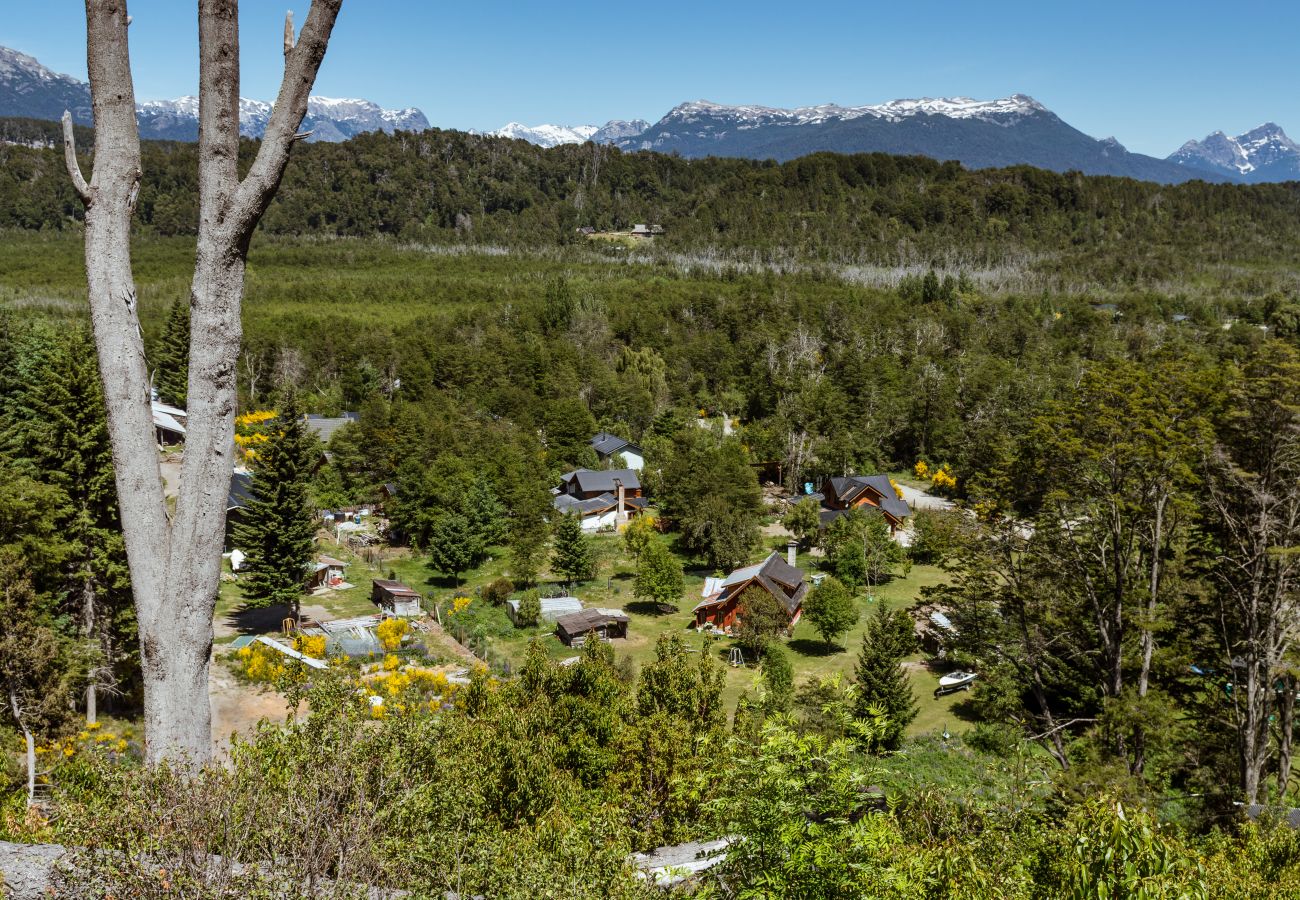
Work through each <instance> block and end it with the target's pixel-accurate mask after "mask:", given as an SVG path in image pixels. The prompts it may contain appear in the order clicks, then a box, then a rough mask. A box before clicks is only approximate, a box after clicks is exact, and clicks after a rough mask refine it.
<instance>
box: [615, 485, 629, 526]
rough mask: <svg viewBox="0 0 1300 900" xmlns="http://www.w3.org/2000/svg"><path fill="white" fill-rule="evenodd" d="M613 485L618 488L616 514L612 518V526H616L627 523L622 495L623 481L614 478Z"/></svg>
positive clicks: (623, 496)
mask: <svg viewBox="0 0 1300 900" xmlns="http://www.w3.org/2000/svg"><path fill="white" fill-rule="evenodd" d="M614 485H615V486H616V487H617V488H618V512H617V513H616V514H615V516H614V524H615V526H618V525H622V524H623V523H624V522H626V521H627V512H626V506H625V504H624V499H625V495H624V493H623V479H622V478H615V479H614Z"/></svg>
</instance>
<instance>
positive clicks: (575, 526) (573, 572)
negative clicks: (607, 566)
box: [551, 515, 596, 582]
mask: <svg viewBox="0 0 1300 900" xmlns="http://www.w3.org/2000/svg"><path fill="white" fill-rule="evenodd" d="M551 570H552V571H553V572H555V574H556V575H559V576H560V577H561V578H563V579H564V580H565V581H566V582H575V581H587V580H588V579H590V578H592V577H593V576H594V575H595V574H596V561H595V558H594V557H593V555H592V552H591V541H589V540H588V539H587V536H586V535H585V534H583V533H582V520H581V519H579V518H578V517H577V516H575V515H566V516H560V517H559V519H558V520H557V521H556V523H555V548H554V550H553V551H552V553H551Z"/></svg>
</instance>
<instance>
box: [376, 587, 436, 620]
mask: <svg viewBox="0 0 1300 900" xmlns="http://www.w3.org/2000/svg"><path fill="white" fill-rule="evenodd" d="M370 599H371V600H373V601H374V602H375V605H376V606H378V607H379V608H380V609H382V610H383V611H384V612H386V613H388V614H389V615H390V616H401V617H404V618H414V617H417V616H423V615H424V606H423V605H422V604H421V602H420V601H421V599H422V598H421V597H420V592H419V591H417V590H413V589H412V588H409V587H407V586H406V585H404V584H402V583H401V582H400V581H387V580H385V579H382V578H376V579H374V580H373V581H372V587H371V589H370Z"/></svg>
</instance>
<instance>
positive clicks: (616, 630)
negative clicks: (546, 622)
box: [555, 609, 631, 647]
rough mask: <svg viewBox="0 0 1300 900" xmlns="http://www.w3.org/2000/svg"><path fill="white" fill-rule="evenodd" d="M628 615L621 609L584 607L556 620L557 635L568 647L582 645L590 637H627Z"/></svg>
mask: <svg viewBox="0 0 1300 900" xmlns="http://www.w3.org/2000/svg"><path fill="white" fill-rule="evenodd" d="M629 621H631V620H630V619H628V617H627V615H626V614H625V613H624V612H623V610H621V609H584V610H583V611H582V612H576V613H571V614H569V615H567V616H561V617H560V618H558V619H556V620H555V636H556V637H558V638H559V639H560V641H561V642H563V644H564V645H565V646H566V647H581V646H582V645H583V644H585V643H586V642H587V639H588V638H589V637H596V638H598V639H600V640H602V641H608V640H611V639H613V638H625V637H627V626H628V622H629Z"/></svg>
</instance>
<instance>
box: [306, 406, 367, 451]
mask: <svg viewBox="0 0 1300 900" xmlns="http://www.w3.org/2000/svg"><path fill="white" fill-rule="evenodd" d="M305 419H306V422H307V427H308V428H310V429H311V430H312V431H314V432H316V436H317V437H318V438H320V439H321V442H322V443H326V444H328V443H329V442H330V438H332V437H334V432H336V431H338V430H339V429H340V428H342V427H343V426H344V425H348V424H350V423H352V422H360V421H361V413H355V412H345V413H344V414H343V415H341V416H321V415H317V414H316V413H308V414H307V415H306V416H305Z"/></svg>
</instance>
